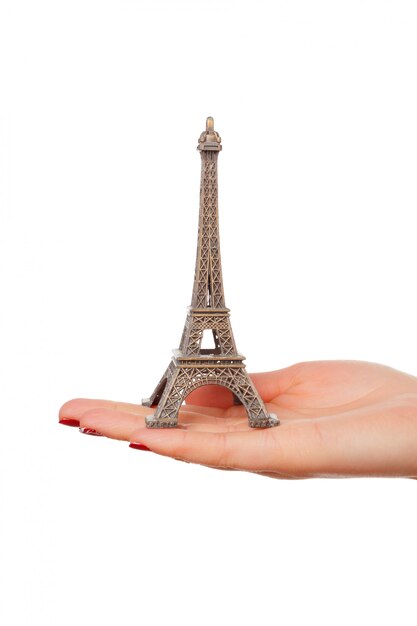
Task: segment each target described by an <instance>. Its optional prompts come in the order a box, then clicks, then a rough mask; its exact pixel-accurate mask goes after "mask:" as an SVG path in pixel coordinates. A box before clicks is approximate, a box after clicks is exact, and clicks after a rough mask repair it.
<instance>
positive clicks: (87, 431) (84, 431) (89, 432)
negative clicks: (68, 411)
mask: <svg viewBox="0 0 417 626" xmlns="http://www.w3.org/2000/svg"><path fill="white" fill-rule="evenodd" d="M79 431H80V433H82V434H83V435H94V436H95V437H102V436H103V435H102V434H101V433H99V432H98V430H94V428H87V427H86V426H84V427H83V428H80V429H79Z"/></svg>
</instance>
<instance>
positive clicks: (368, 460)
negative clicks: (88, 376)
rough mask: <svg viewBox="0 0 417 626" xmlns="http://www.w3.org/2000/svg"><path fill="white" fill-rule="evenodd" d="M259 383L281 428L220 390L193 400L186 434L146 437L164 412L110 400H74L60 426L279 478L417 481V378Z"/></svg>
mask: <svg viewBox="0 0 417 626" xmlns="http://www.w3.org/2000/svg"><path fill="white" fill-rule="evenodd" d="M251 378H252V380H253V382H254V384H255V386H256V387H257V389H258V391H259V393H260V395H261V397H262V399H263V400H264V402H265V404H266V407H267V409H268V411H270V412H272V413H276V414H277V415H278V417H279V418H280V420H281V425H280V426H278V427H276V428H268V429H259V430H257V429H252V428H250V427H249V425H248V418H247V414H246V411H245V409H244V407H243V406H241V405H239V406H236V405H234V404H233V396H232V393H231V392H230V391H229V390H227V389H225V388H224V387H215V386H206V387H200V388H199V389H197V390H195V391H193V392H192V393H191V394H190V395H189V396H188V397H187V399H186V404H185V405H183V406H182V407H181V409H180V412H179V428H177V429H171V428H170V429H149V428H146V426H145V416H146V415H148V414H150V413H152V412H153V411H154V409H152V408H147V407H142V406H140V405H136V404H128V403H123V402H112V401H109V400H87V399H75V400H70V401H69V402H67V403H65V404H64V405H63V406H62V407H61V409H60V412H59V419H60V422H61V423H63V424H68V425H73V426H75V425H76V426H80V428H81V431H82V432H86V433H87V434H94V432H95V433H99V434H102V435H105V436H106V437H110V438H113V439H122V440H127V441H130V442H131V446H132V447H134V448H138V449H142V450H143V449H145V450H146V449H149V450H152V451H153V452H156V453H157V454H161V455H164V456H171V457H174V458H176V459H180V460H184V461H189V462H192V463H199V464H202V465H208V466H210V467H216V468H222V469H226V468H227V469H237V470H246V471H251V472H256V473H260V474H263V475H267V476H273V477H277V478H307V477H314V476H328V477H330V476H405V477H417V378H416V377H414V376H411V375H409V374H405V373H403V372H400V371H398V370H395V369H392V368H390V367H387V366H384V365H379V364H376V363H368V362H364V361H310V362H304V363H297V364H295V365H292V366H291V367H287V368H285V369H281V370H276V371H273V372H267V373H258V374H251ZM91 431H93V432H91Z"/></svg>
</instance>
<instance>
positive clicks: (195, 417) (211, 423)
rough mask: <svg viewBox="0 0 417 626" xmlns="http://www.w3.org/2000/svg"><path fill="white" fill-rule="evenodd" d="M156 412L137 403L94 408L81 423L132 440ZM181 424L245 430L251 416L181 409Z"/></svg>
mask: <svg viewBox="0 0 417 626" xmlns="http://www.w3.org/2000/svg"><path fill="white" fill-rule="evenodd" d="M152 412H153V410H152V409H150V408H148V407H137V410H136V411H135V412H128V411H116V410H114V409H112V408H108V407H104V408H93V409H89V410H88V411H85V413H83V414H82V415H81V416H80V427H81V428H83V429H88V430H92V431H96V432H97V433H100V434H101V435H105V436H106V437H110V438H111V439H122V440H126V441H128V440H129V439H130V435H131V434H132V432H133V431H134V430H137V429H138V428H140V427H145V417H146V415H150V414H151V413H152ZM178 425H179V427H180V428H181V427H184V426H186V427H187V428H189V429H195V430H203V431H208V432H219V431H225V432H226V431H229V430H244V429H247V428H248V420H247V418H246V419H240V418H237V417H235V418H233V417H232V418H222V417H217V416H212V415H208V414H204V413H198V412H196V411H189V410H186V409H181V410H180V414H179V419H178Z"/></svg>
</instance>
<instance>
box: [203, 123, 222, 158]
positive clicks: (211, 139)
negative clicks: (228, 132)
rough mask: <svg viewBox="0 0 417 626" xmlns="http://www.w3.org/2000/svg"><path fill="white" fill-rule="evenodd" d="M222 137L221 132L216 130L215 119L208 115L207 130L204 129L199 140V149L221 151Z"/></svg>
mask: <svg viewBox="0 0 417 626" xmlns="http://www.w3.org/2000/svg"><path fill="white" fill-rule="evenodd" d="M221 141H222V140H221V137H220V135H219V133H216V131H215V130H214V120H213V118H212V117H208V118H207V120H206V130H205V131H203V132H202V133H201V135H200V139H199V140H198V146H197V150H200V151H202V150H207V151H210V152H212V151H213V150H214V151H215V152H219V151H220V150H221V149H222V144H221Z"/></svg>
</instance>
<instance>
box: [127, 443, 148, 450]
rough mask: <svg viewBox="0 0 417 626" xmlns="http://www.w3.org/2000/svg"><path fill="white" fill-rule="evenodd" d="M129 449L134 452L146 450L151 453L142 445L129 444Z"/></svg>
mask: <svg viewBox="0 0 417 626" xmlns="http://www.w3.org/2000/svg"><path fill="white" fill-rule="evenodd" d="M129 448H134V449H135V450H148V451H149V452H150V451H151V450H150V448H148V446H145V445H144V444H143V443H129Z"/></svg>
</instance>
